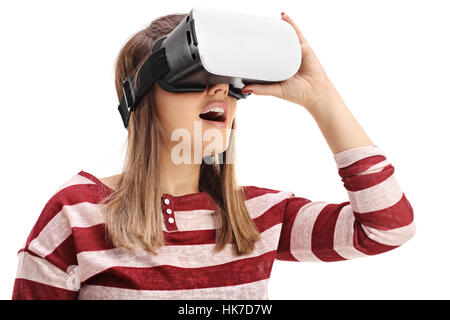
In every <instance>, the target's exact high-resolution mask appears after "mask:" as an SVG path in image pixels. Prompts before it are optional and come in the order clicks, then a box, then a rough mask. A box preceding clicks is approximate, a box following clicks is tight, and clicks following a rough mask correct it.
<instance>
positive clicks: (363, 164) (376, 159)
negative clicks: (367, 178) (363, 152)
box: [338, 155, 386, 178]
mask: <svg viewBox="0 0 450 320" xmlns="http://www.w3.org/2000/svg"><path fill="white" fill-rule="evenodd" d="M384 160H386V158H385V157H384V156H382V155H376V156H370V157H367V158H364V159H361V160H358V161H356V162H354V163H352V164H351V165H349V166H347V167H344V168H340V169H339V170H338V173H339V175H340V176H341V177H342V178H343V177H349V176H354V175H357V174H360V173H362V172H364V171H366V170H367V169H369V168H370V167H371V166H373V165H375V164H377V163H380V162H383V161H384Z"/></svg>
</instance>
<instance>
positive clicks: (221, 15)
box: [118, 7, 301, 128]
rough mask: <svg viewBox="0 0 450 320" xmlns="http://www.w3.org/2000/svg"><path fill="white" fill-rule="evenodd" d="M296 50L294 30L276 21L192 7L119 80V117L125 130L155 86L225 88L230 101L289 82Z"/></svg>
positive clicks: (187, 89)
mask: <svg viewBox="0 0 450 320" xmlns="http://www.w3.org/2000/svg"><path fill="white" fill-rule="evenodd" d="M300 64H301V47H300V42H299V40H298V37H297V34H296V32H295V30H294V28H293V27H292V26H291V25H290V24H289V23H287V22H285V21H283V20H281V19H275V18H269V17H261V16H255V15H249V14H242V13H238V12H233V11H226V10H218V9H211V8H206V7H195V8H193V9H192V10H191V11H190V12H189V14H188V15H187V16H186V18H185V19H184V20H183V21H182V22H181V23H180V24H179V25H178V26H177V27H176V28H175V29H174V30H173V31H172V32H171V33H169V34H168V35H166V36H163V37H161V38H159V39H158V40H157V41H156V42H155V44H154V45H153V48H152V51H151V54H150V56H149V57H148V58H147V60H146V61H145V62H144V64H143V65H142V67H141V68H140V69H139V72H138V73H137V74H136V75H134V77H137V79H136V87H134V86H133V79H134V77H133V76H131V77H129V78H127V79H125V80H124V81H123V96H122V99H121V100H120V104H119V107H118V109H119V112H120V115H121V117H122V120H123V123H124V125H125V128H126V127H127V125H128V120H129V117H130V113H131V112H132V111H133V110H135V109H136V108H137V107H138V105H139V102H140V100H141V99H142V97H143V96H144V95H145V93H146V92H147V91H148V90H149V89H150V88H151V86H152V85H153V84H154V83H157V84H158V86H159V87H161V88H162V89H163V90H166V91H169V92H201V91H204V90H205V89H206V87H207V85H214V84H219V83H229V91H228V94H229V95H230V96H232V97H234V98H236V99H241V98H246V97H247V96H248V95H250V94H249V93H248V94H244V93H242V92H241V88H243V87H244V86H245V85H248V84H252V83H259V84H267V83H274V82H279V81H283V80H286V79H289V78H290V77H292V76H293V75H294V74H295V73H296V72H297V71H298V69H299V68H300Z"/></svg>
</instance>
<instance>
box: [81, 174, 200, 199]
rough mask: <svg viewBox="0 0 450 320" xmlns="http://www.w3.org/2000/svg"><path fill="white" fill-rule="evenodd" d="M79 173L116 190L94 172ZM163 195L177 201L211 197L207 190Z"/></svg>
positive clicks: (99, 184) (109, 191) (109, 189)
mask: <svg viewBox="0 0 450 320" xmlns="http://www.w3.org/2000/svg"><path fill="white" fill-rule="evenodd" d="M78 174H79V175H82V176H84V177H86V178H88V179H90V180H92V181H93V182H95V183H96V184H97V185H98V186H99V187H101V188H102V189H104V190H106V191H107V193H108V194H110V193H113V192H115V190H114V189H112V188H110V187H108V186H107V185H106V184H104V183H103V182H102V181H101V180H100V179H99V178H97V177H96V176H95V175H94V174H92V173H89V172H87V171H84V170H81V171H80V172H79V173H78ZM162 197H164V198H171V199H173V200H176V201H177V202H180V201H181V202H183V201H192V200H197V199H202V198H205V197H206V198H209V195H208V193H207V192H206V191H200V192H193V193H187V194H182V195H177V196H176V195H172V194H170V193H162Z"/></svg>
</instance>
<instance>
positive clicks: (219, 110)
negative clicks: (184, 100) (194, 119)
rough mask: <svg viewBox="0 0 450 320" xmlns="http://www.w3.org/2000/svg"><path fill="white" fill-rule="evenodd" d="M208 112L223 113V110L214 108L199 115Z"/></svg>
mask: <svg viewBox="0 0 450 320" xmlns="http://www.w3.org/2000/svg"><path fill="white" fill-rule="evenodd" d="M208 112H220V113H225V110H224V109H223V108H221V107H214V108H211V109H209V110H207V111H205V112H202V113H201V114H205V113H208Z"/></svg>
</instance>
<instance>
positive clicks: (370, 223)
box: [276, 145, 415, 262]
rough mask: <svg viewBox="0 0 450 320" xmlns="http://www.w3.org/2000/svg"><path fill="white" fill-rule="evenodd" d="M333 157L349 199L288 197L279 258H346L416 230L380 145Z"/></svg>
mask: <svg viewBox="0 0 450 320" xmlns="http://www.w3.org/2000/svg"><path fill="white" fill-rule="evenodd" d="M334 159H335V161H336V165H337V169H338V174H339V176H340V177H341V178H342V179H341V180H342V182H343V184H344V187H345V188H346V190H347V193H348V200H349V201H345V202H342V203H327V202H325V201H311V200H309V199H306V198H301V197H296V196H295V195H293V196H292V197H290V198H289V199H288V201H287V204H286V207H285V212H284V218H283V226H282V230H281V234H280V240H279V243H278V248H277V253H276V259H277V260H285V261H325V262H332V261H342V260H348V259H353V258H359V257H365V256H369V255H375V254H380V253H383V252H386V251H389V250H392V249H394V248H397V247H398V246H400V245H402V244H403V243H405V242H406V241H408V240H409V239H411V238H412V237H413V236H414V234H415V224H414V221H413V209H412V207H411V204H410V203H409V201H408V199H407V198H406V196H405V194H404V193H403V191H402V189H401V188H400V186H399V185H398V183H397V181H396V179H395V176H394V167H393V166H392V164H390V162H389V161H388V159H387V158H386V156H385V154H384V152H383V151H382V150H380V149H379V148H378V147H377V146H375V145H374V146H364V147H358V148H352V149H348V150H344V151H342V152H339V153H337V154H335V155H334Z"/></svg>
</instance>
